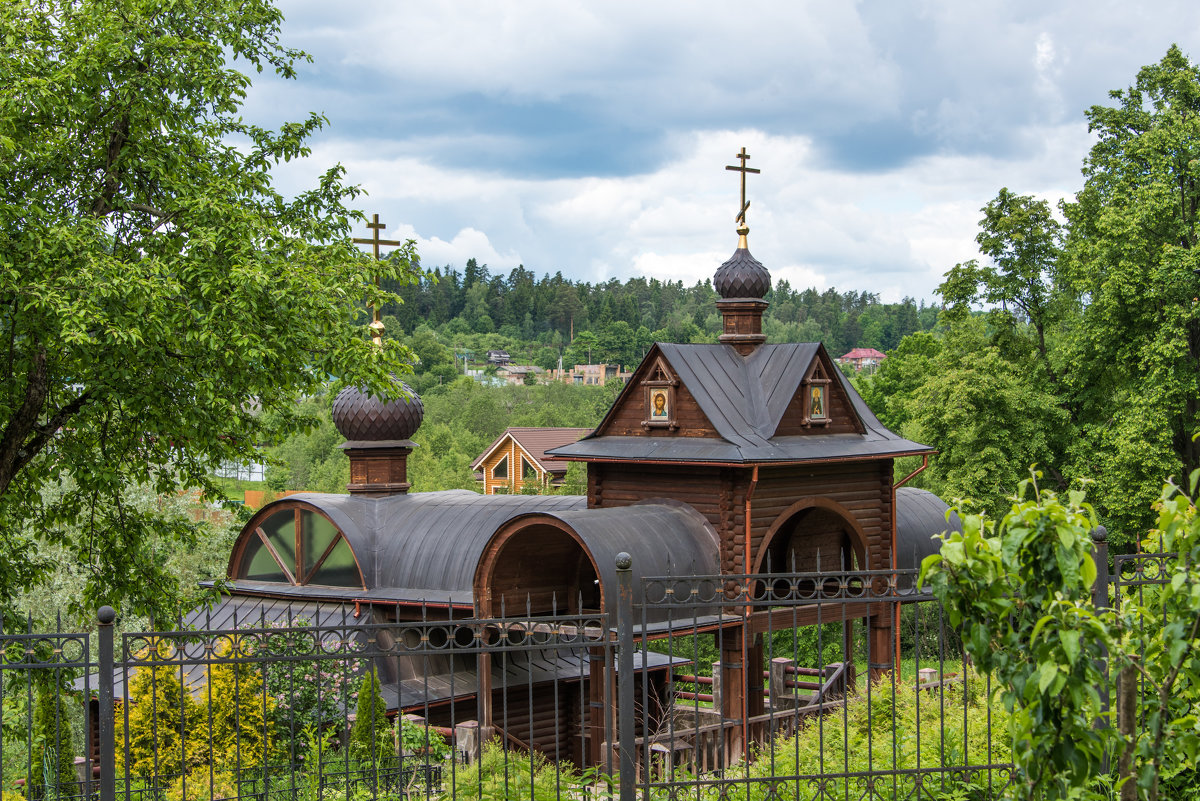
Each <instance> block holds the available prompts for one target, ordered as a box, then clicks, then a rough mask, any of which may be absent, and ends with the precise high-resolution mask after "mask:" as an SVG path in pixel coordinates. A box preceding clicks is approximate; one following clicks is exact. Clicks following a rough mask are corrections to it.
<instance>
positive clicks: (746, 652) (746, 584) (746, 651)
mask: <svg viewBox="0 0 1200 801" xmlns="http://www.w3.org/2000/svg"><path fill="white" fill-rule="evenodd" d="M757 488H758V465H754V472H753V473H751V474H750V486H749V487H747V488H746V508H745V511H744V512H743V517H744V520H743V522H744V524H745V526H744V533H743V534H742V539H743V543H742V545H743V549H742V550H743V554H742V573H743V574H745V579H744V580H743V582H742V592H744V593H746V622H745V624H744V625H743V626H742V747H743V748H744V749H745V750H746V753H747V754H749V753H750V682H751V681H752V680H753V681H762V676H761V675H757V676H751V673H752V672H753V673H758V671H759V670H761V669H762V668H761V667H757V668H756V669H755V670H754V671H751V670H750V642H749V641H750V636H751V635H750V615H751V613H752V611H753V608H754V607H753V606H752V605H751V604H750V554H751V550H752V549H751V547H750V500H751V499H752V498H753V497H754V490H755V489H757Z"/></svg>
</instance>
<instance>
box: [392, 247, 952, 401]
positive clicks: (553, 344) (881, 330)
mask: <svg viewBox="0 0 1200 801" xmlns="http://www.w3.org/2000/svg"><path fill="white" fill-rule="evenodd" d="M717 266H718V265H716V264H713V265H709V267H710V268H711V271H713V272H715V271H716V268H717ZM768 267H769V265H768ZM388 288H389V289H391V291H394V292H396V293H397V294H398V295H399V296H400V297H401V298H402V299H403V303H394V304H391V305H389V306H387V307H385V309H384V323H385V324H386V325H387V330H388V335H389V336H396V337H398V338H400V339H402V340H403V341H405V342H406V344H408V345H409V346H410V347H412V349H413V351H414V352H415V353H416V355H417V357H418V359H419V361H418V363H417V364H416V365H415V366H414V367H415V370H416V372H417V377H416V379H415V380H414V381H415V383H414V387H415V388H416V389H417V390H418V391H420V392H422V393H423V392H424V391H425V390H427V389H428V388H429V387H431V386H434V385H436V384H438V383H443V382H445V381H447V380H449V379H450V378H451V377H452V376H453V374H454V373H455V372H456V370H455V356H456V355H457V356H458V358H459V359H460V361H459V362H458V365H459V366H458V369H457V372H459V373H461V372H462V361H461V359H462V358H463V357H464V354H465V353H467V352H469V353H470V354H471V356H472V358H477V359H482V357H483V354H484V353H485V352H486V351H487V350H489V349H504V350H507V351H508V352H509V353H510V354H512V357H513V359H514V361H516V362H519V363H523V364H534V365H537V366H539V367H542V368H546V369H549V368H551V367H554V366H556V365H557V364H558V359H559V357H560V356H561V357H562V360H563V363H564V364H565V365H568V366H570V365H573V364H586V363H593V364H594V363H598V362H605V363H610V364H622V365H626V366H632V365H634V364H636V363H637V362H639V361H640V360H641V358H642V356H643V355H644V354H645V352H646V350H647V348H649V347H650V344H651V343H653V342H715V341H716V338H717V336H718V335H719V334H720V327H721V317H720V315H719V314H718V313H717V308H716V305H715V301H716V298H717V295H716V292H715V291H714V290H713V288H712V282H711V280H709V279H708V278H707V277H706V278H705V280H703V281H700V282H698V283H696V284H695V285H693V286H691V287H686V286H684V284H683V283H682V282H679V281H676V282H672V281H659V280H658V279H656V278H650V279H646V278H632V279H629V280H628V281H625V282H624V283H622V282H620V281H618V280H616V279H615V278H614V279H613V280H611V281H608V282H605V283H602V284H590V283H586V282H575V281H570V280H568V279H566V278H563V276H562V274H561V273H560V272H556V273H555V274H554V275H553V276H551V275H548V274H544V275H542V277H541V278H540V279H539V278H538V277H537V276H536V275H535V273H534V272H533V271H531V270H528V269H526V268H524V267H517V268H516V269H514V270H512V271H511V272H510V273H509V274H508V275H507V276H503V275H492V274H491V273H490V271H489V270H488V268H487V266H486V265H479V264H477V263H476V262H475V261H474V260H471V261H468V262H467V264H466V268H465V269H464V270H463V271H462V272H459V271H458V270H457V269H456V268H454V267H451V266H446V267H438V268H435V269H433V270H432V271H430V272H428V273H427V274H426V275H425V277H424V278H422V279H421V280H420V281H419V282H417V283H414V284H403V285H401V284H393V285H392V286H390V287H388ZM766 299H767V300H768V301H769V302H770V304H771V306H770V308H769V309H768V310H767V314H766V316H765V317H764V319H763V330H764V332H765V333H766V335H767V338H768V339H769V340H770V341H772V342H814V341H821V342H824V343H825V346H826V347H827V348H828V349H829V350H830V352H831V353H833V355H835V356H838V355H841V354H842V353H844V352H845V351H847V350H849V349H851V348H854V347H859V346H861V347H872V348H878V349H879V350H887V349H890V348H894V347H896V346H897V345H898V344H899V342H900V340H901V339H903V338H904V337H905V336H906V335H908V334H910V333H913V332H915V331H926V330H929V329H930V328H932V327H933V325H934V324H935V323H936V321H937V314H938V309H937V307H935V306H929V305H926V304H925V303H924V302H921V303H918V302H917V301H915V300H913V299H912V298H905V299H904V300H903V301H901V302H900V303H881V302H880V300H879V296H878V295H875V294H872V293H870V292H858V291H848V292H839V291H837V290H836V289H832V288H831V289H827V290H825V291H824V292H819V291H818V290H816V289H806V290H802V291H797V290H794V289H792V287H791V286H790V285H789V284H788V283H787V282H786V281H779V282H777V283H776V285H775V287H774V289H773V290H772V291H771V292H770V293H769V294H768V295H767V298H766Z"/></svg>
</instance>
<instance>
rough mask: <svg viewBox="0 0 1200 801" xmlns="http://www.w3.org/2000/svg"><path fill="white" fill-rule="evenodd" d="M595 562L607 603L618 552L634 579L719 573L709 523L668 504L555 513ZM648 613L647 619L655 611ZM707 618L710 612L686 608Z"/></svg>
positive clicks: (637, 589)
mask: <svg viewBox="0 0 1200 801" xmlns="http://www.w3.org/2000/svg"><path fill="white" fill-rule="evenodd" d="M552 516H553V517H555V518H557V519H558V520H561V521H562V522H564V523H566V524H567V525H568V526H570V527H571V529H572V530H573V531H574V532H575V533H576V534H577V535H578V536H579V538H580V539H581V540H582V541H583V544H584V545H585V546H586V547H587V549H588V551H589V552H590V553H591V555H592V558H593V559H595V561H596V566H597V568H598V570H599V574H600V575H599V579H600V582H601V586H603V587H604V590H605V595H606V597H608V598H609V599H610V600H609V601H608V603H609V604H610V605H611V604H613V603H614V601H615V593H616V592H617V568H616V558H617V554H619V553H621V552H625V553H628V554H629V555H630V556H631V557H632V558H633V574H634V576H689V575H714V574H716V573H719V572H720V562H719V554H720V543H719V538H718V536H717V532H716V531H715V530H714V529H713V527H712V525H711V524H709V522H708V521H707V520H706V519H705V518H704V516H703V515H701V514H700V513H699V512H697V511H696V510H695V509H693V508H691V507H690V506H687V505H686V504H682V503H675V502H671V501H667V500H660V501H654V502H650V503H641V504H634V505H633V506H621V507H615V508H607V509H579V510H576V511H566V512H558V513H554V514H552ZM633 602H634V603H635V604H636V603H641V602H642V582H641V581H640V580H637V579H635V580H634V582H633ZM660 611H661V612H663V613H664V614H665V613H666V611H667V610H658V609H650V610H649V612H650V615H649V617H650V618H654V619H657V618H658V612H660ZM688 611H689V613H690V614H708V613H711V612H713V611H715V610H708V611H705V610H691V609H689V610H688Z"/></svg>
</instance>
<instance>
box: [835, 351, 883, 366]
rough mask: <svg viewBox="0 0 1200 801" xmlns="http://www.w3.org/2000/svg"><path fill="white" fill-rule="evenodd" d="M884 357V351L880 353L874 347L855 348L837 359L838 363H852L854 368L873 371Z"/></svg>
mask: <svg viewBox="0 0 1200 801" xmlns="http://www.w3.org/2000/svg"><path fill="white" fill-rule="evenodd" d="M886 358H887V354H886V353H880V352H879V351H877V350H875V349H874V348H855V349H854V350H852V351H850V352H849V353H847V354H846V355H845V356H840V357H839V358H838V360H837V361H838V364H849V365H852V366H853V367H854V369H855V370H868V371H870V372H874V371H875V370H876V369H877V368H878V367H879V365H880V364H881V363H882V362H883V360H884V359H886Z"/></svg>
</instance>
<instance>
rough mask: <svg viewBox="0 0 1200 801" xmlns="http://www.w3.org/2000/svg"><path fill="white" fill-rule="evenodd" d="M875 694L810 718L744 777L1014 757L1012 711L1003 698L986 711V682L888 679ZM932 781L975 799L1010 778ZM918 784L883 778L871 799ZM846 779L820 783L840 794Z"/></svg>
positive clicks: (854, 788)
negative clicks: (929, 685)
mask: <svg viewBox="0 0 1200 801" xmlns="http://www.w3.org/2000/svg"><path fill="white" fill-rule="evenodd" d="M941 693H944V696H943V695H941ZM964 694H965V696H966V698H965V700H964ZM870 695H871V697H870V699H869V700H868V698H867V694H866V693H865V692H861V691H860V693H859V694H858V695H857V696H852V697H851V698H850V699H849V701H848V702H847V704H846V710H845V713H844V717H843V713H842V712H840V711H836V712H834V713H832V714H830V715H828V716H826V717H825V718H824V719H821V718H816V717H813V718H810V719H809V720H808V721H807V722H806V723H805V725H804V726H803V728H801V729H800V731H798V732H797V733H796V735H795V736H794V737H791V738H787V739H781V740H779V741H777V742H776V743H775V744H774V747H772V748H770V749H767V750H765V751H764V752H763V753H762V754H761V755H760V756H759V757H758V758H757V759H755V760H754V762H753V763H752V764H751V766H750V768H749V771H748V772H746V774H744V775H747V776H748V777H749V778H751V779H768V778H770V777H772V776H777V775H778V776H791V775H800V776H804V775H816V774H820V773H842V772H850V773H853V772H859V771H866V770H867V769H868V765H869V767H870V770H871V771H872V772H873V773H879V772H882V771H892V770H905V771H907V770H914V769H918V768H933V769H936V768H949V769H953V768H955V767H963V766H966V765H983V764H988V763H989V762H990V763H991V764H1002V763H1007V762H1009V761H1010V760H1011V758H1012V757H1011V749H1010V743H1009V741H1008V734H1007V733H1008V731H1009V718H1008V713H1007V712H1005V711H1004V709H1003V707H1002V706H1000V705H999V704H996V705H992V706H991V708H990V709H989V705H988V701H987V693H986V691H985V687H984V681H983V679H981V678H980V677H978V676H975V675H973V674H968V675H967V677H966V681H965V682H963V683H958V684H948V685H946V686H945V687H944V688H940V689H933V690H917V689H915V687H914V686H913V685H912V684H910V683H908V682H905V683H904V684H903V685H897V686H896V687H895V690H894V694H893V688H892V685H891V684H890V682H888V681H886V680H885V681H884V682H881V683H878V684H876V685H874V686H873V687H872V689H871V693H870ZM964 707H965V709H966V714H965V715H964V714H963V710H964ZM868 712H869V713H870V714H869V717H868ZM943 715H944V716H943ZM989 717H990V723H989ZM989 729H990V731H991V740H990V754H989ZM893 730H894V733H893ZM929 781H932V785H931V784H930V783H929ZM929 781H926V783H925V785H924V786H925V788H926V791H929V790H930V789H931V788H936V789H937V790H938V792H939V793H943V794H945V797H947V798H954V797H957V796H956V795H955V793H958V794H963V797H976V791H979V792H986V791H987V790H988V788H989V786H990V787H991V788H994V789H995V791H996V793H997V794H999V790H1000V788H1001V787H1002V786H1003V785H1004V784H1005V782H1006V777H1005V775H1002V774H1001V773H997V774H996V775H994V776H991V777H990V783H989V776H988V775H987V774H986V773H983V774H980V775H977V776H974V777H963V776H961V775H960V776H955V775H950V774H947V775H946V776H945V779H944V780H943V778H942V777H941V776H937V775H934V776H932V777H931V779H930V780H929ZM913 782H914V779H913V778H912V777H911V774H910V775H907V776H899V777H898V778H897V779H896V780H895V781H893V780H892V779H891V778H885V779H880V780H878V781H876V782H874V784H873V788H874V789H873V791H874V793H876V795H873V796H872V798H875V797H878V798H880V799H888V798H891V797H893V795H894V797H895V798H909V797H910V796H912V797H915V792H914V789H913ZM844 785H845V781H844V780H840V779H831V780H828V781H826V782H825V783H824V785H823V786H824V787H825V788H827V789H826V792H828V793H829V794H830V796H831V797H837V798H840V797H841V796H842V794H843V793H844V792H845V788H844ZM770 786H771V785H770V784H768V783H765V782H764V783H762V784H753V783H752V784H751V785H750V788H751V789H750V797H751V799H754V798H756V797H764V796H765V795H766V794H767V790H768V788H769V787H770ZM806 788H807V790H809V791H811V789H812V788H811V787H809V786H808V785H807V784H806V783H804V782H801V786H800V789H799V795H800V796H801V797H803V796H804V793H805V792H806ZM864 790H865V785H864V784H863V782H862V781H861V780H855V779H852V780H851V784H850V788H849V795H850V796H851V797H858V795H860V794H861V793H862V792H863V791H864ZM893 791H894V792H893ZM939 797H941V796H939Z"/></svg>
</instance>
